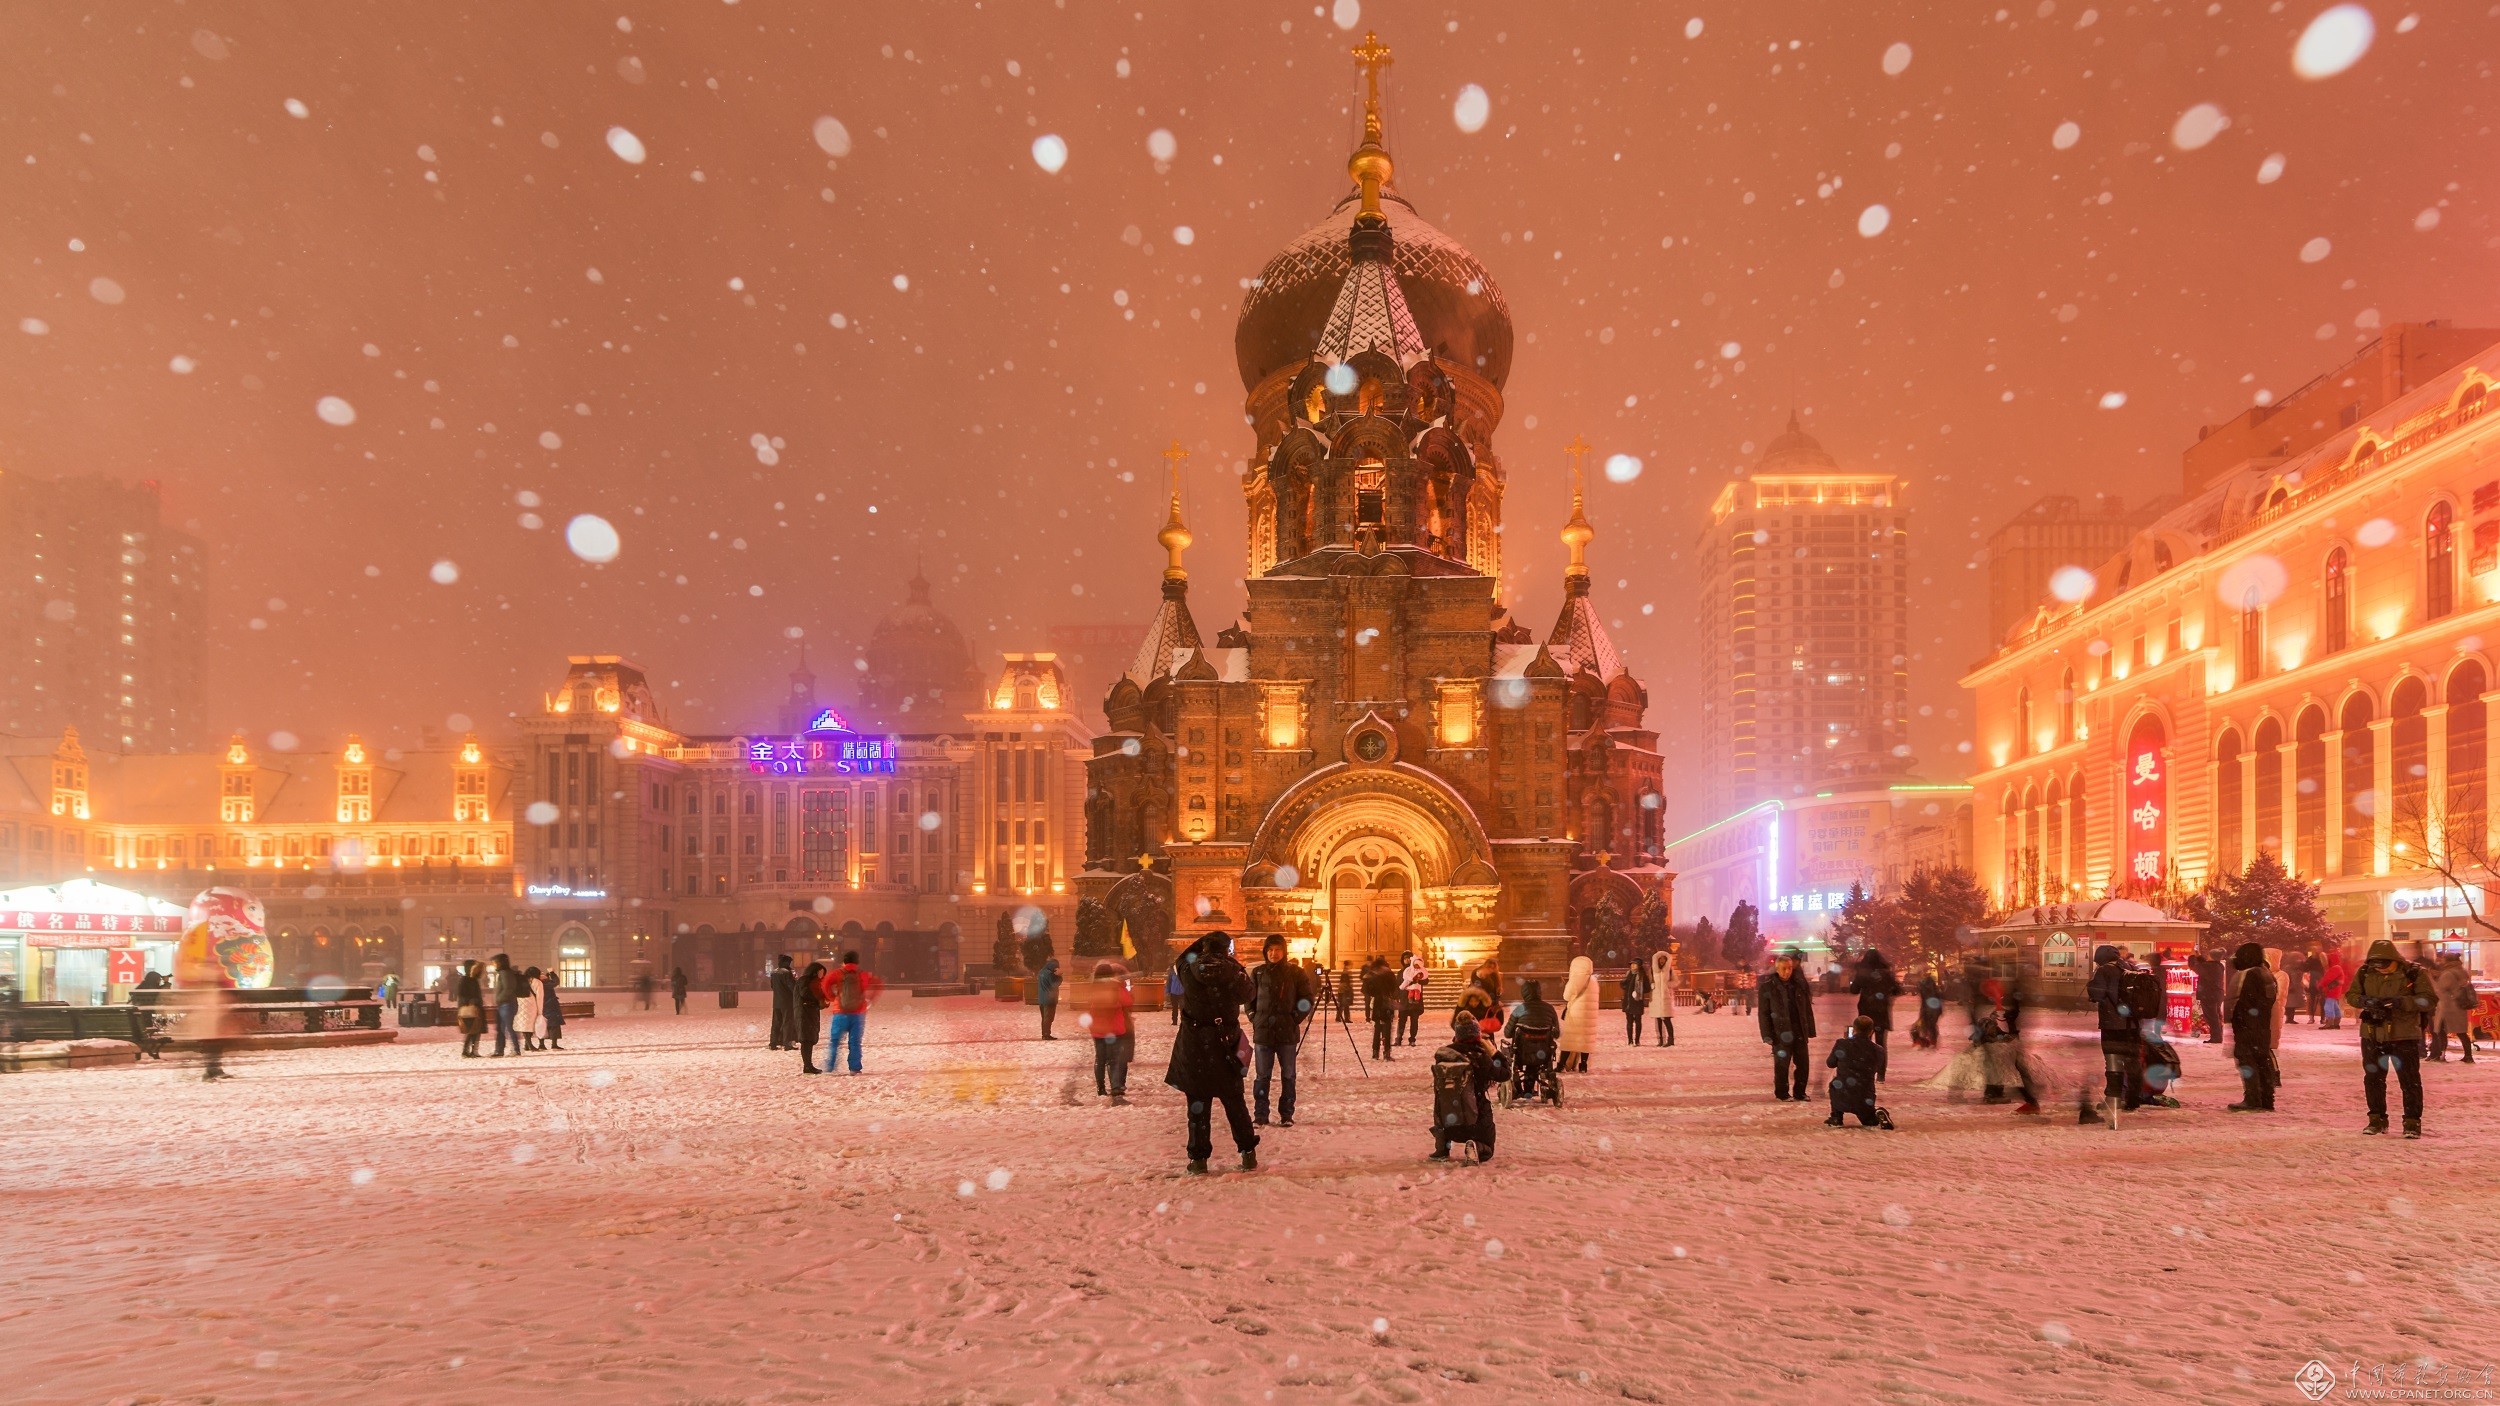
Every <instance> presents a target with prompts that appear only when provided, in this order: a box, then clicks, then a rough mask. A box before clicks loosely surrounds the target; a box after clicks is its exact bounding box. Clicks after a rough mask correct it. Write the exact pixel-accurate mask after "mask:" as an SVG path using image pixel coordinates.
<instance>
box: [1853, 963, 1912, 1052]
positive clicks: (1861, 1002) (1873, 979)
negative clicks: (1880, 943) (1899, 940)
mask: <svg viewBox="0 0 2500 1406" xmlns="http://www.w3.org/2000/svg"><path fill="white" fill-rule="evenodd" d="M1849 994H1850V995H1852V996H1855V997H1857V998H1858V1014H1859V1015H1862V1016H1864V1017H1866V1018H1867V1019H1868V1020H1871V1021H1873V1022H1874V1023H1875V1048H1876V1049H1878V1050H1880V1051H1882V1052H1883V1057H1882V1058H1880V1059H1878V1060H1876V1061H1875V1078H1876V1081H1877V1082H1878V1083H1880V1082H1882V1081H1883V1078H1884V1075H1885V1074H1887V1073H1888V1072H1890V1070H1891V1068H1892V1048H1891V1046H1892V1003H1893V1002H1894V1001H1896V1000H1898V999H1900V996H1901V978H1900V977H1898V976H1896V975H1894V974H1893V970H1892V963H1890V962H1888V961H1886V960H1884V954H1883V953H1882V952H1879V951H1877V950H1876V949H1874V948H1872V947H1869V948H1867V949H1866V955H1864V956H1862V957H1860V958H1858V969H1857V970H1856V971H1855V972H1852V973H1850V976H1849Z"/></svg>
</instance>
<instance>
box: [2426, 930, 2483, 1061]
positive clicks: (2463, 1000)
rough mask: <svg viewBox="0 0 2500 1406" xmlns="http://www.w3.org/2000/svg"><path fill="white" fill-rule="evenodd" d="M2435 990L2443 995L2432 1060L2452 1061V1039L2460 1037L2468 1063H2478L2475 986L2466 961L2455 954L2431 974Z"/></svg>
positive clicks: (2441, 996) (2450, 954)
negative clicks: (2475, 1048) (2449, 1043)
mask: <svg viewBox="0 0 2500 1406" xmlns="http://www.w3.org/2000/svg"><path fill="white" fill-rule="evenodd" d="M2431 990H2433V991H2435V992H2437V993H2438V995H2439V1033H2438V1036H2437V1038H2435V1039H2434V1040H2433V1041H2432V1042H2431V1058H2433V1059H2436V1060H2439V1061H2442V1062H2443V1063H2444V1062H2445V1061H2446V1060H2447V1058H2448V1037H2449V1036H2451V1035H2454V1036H2456V1037H2457V1043H2458V1044H2459V1045H2461V1046H2463V1047H2464V1059H2465V1062H2466V1063H2468V1064H2472V1063H2473V1062H2474V1005H2475V1001H2476V997H2475V995H2474V983H2473V981H2472V979H2471V978H2469V977H2467V976H2466V974H2465V959H2464V958H2462V957H2460V956H2458V955H2457V954H2456V953H2454V952H2451V953H2449V954H2448V955H2447V956H2446V957H2444V958H2442V959H2441V960H2440V963H2439V967H2438V969H2437V970H2435V971H2433V972H2432V973H2431Z"/></svg>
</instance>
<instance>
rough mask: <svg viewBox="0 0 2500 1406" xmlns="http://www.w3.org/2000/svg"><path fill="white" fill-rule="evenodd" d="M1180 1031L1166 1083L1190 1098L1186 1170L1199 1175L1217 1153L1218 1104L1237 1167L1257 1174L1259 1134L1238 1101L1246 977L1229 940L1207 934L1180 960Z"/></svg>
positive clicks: (1245, 1044)
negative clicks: (1237, 1156)
mask: <svg viewBox="0 0 2500 1406" xmlns="http://www.w3.org/2000/svg"><path fill="white" fill-rule="evenodd" d="M1178 965H1179V967H1180V972H1181V1028H1180V1033H1179V1034H1178V1035H1176V1036H1174V1037H1173V1040H1172V1059H1171V1063H1170V1064H1169V1065H1168V1066H1167V1067H1166V1068H1165V1070H1164V1074H1163V1082H1165V1083H1166V1084H1169V1085H1171V1086H1172V1087H1173V1088H1175V1089H1178V1090H1180V1091H1181V1093H1182V1094H1183V1095H1184V1096H1186V1097H1187V1098H1188V1100H1189V1170H1191V1171H1192V1172H1204V1171H1205V1170H1206V1169H1207V1159H1208V1158H1209V1157H1210V1156H1212V1155H1214V1152H1215V1135H1214V1118H1215V1106H1216V1105H1217V1104H1219V1103H1220V1104H1222V1105H1223V1106H1224V1118H1225V1121H1226V1122H1227V1123H1228V1124H1230V1125H1231V1128H1232V1134H1233V1146H1234V1148H1235V1149H1236V1150H1238V1151H1239V1152H1240V1153H1241V1169H1242V1170H1243V1171H1245V1172H1249V1171H1256V1170H1257V1169H1258V1165H1259V1135H1258V1132H1257V1130H1256V1129H1254V1128H1253V1127H1252V1126H1251V1123H1250V1107H1249V1105H1248V1104H1247V1103H1246V1102H1244V1101H1243V1099H1242V1088H1241V1085H1242V1079H1243V1077H1244V1076H1245V1075H1247V1074H1248V1072H1249V1071H1248V1070H1247V1069H1246V1068H1245V1067H1244V1064H1245V1061H1244V1059H1243V1056H1244V1055H1245V1054H1247V1053H1248V1052H1249V1045H1250V1042H1249V1038H1248V1037H1247V1036H1246V1035H1244V1034H1243V1033H1242V1029H1241V1007H1242V1003H1243V1002H1245V1001H1247V1000H1248V999H1249V998H1250V995H1251V991H1250V974H1249V973H1248V972H1247V971H1244V970H1243V969H1242V965H1241V963H1240V962H1238V961H1235V960H1234V959H1233V938H1232V934H1230V933H1227V932H1220V931H1219V932H1211V933H1208V934H1207V935H1206V936H1204V937H1202V938H1199V939H1198V940H1197V941H1196V942H1194V943H1191V944H1190V946H1189V949H1188V950H1187V951H1185V952H1183V953H1181V955H1180V959H1179V963H1178Z"/></svg>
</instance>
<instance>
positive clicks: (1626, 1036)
mask: <svg viewBox="0 0 2500 1406" xmlns="http://www.w3.org/2000/svg"><path fill="white" fill-rule="evenodd" d="M1649 988H1650V980H1649V963H1647V962H1644V961H1642V960H1641V959H1640V956H1639V955H1638V954H1637V953H1636V954H1634V956H1633V958H1632V962H1631V965H1629V966H1627V967H1625V968H1624V969H1623V1042H1624V1043H1625V1044H1627V1045H1637V1044H1639V1043H1640V1042H1641V1017H1642V1016H1643V1015H1645V1014H1647V1013H1648V1011H1649Z"/></svg>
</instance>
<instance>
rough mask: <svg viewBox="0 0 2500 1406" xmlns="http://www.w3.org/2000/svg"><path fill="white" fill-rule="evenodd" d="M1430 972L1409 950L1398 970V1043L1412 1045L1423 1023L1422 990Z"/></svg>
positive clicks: (1427, 982)
mask: <svg viewBox="0 0 2500 1406" xmlns="http://www.w3.org/2000/svg"><path fill="white" fill-rule="evenodd" d="M1430 981H1431V974H1430V973H1429V972H1427V971H1426V970H1425V968H1424V959H1423V958H1421V957H1418V956H1416V955H1415V954H1414V953H1412V952H1409V953H1407V954H1406V959H1405V962H1404V964H1403V965H1402V966H1401V967H1400V968H1399V970H1398V1043H1399V1044H1401V1045H1409V1046H1411V1045H1413V1044H1414V1043H1415V1035H1416V1032H1417V1031H1418V1030H1420V1029H1421V1028H1422V1026H1423V1023H1424V991H1425V988H1426V987H1427V986H1428V985H1429V984H1430Z"/></svg>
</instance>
